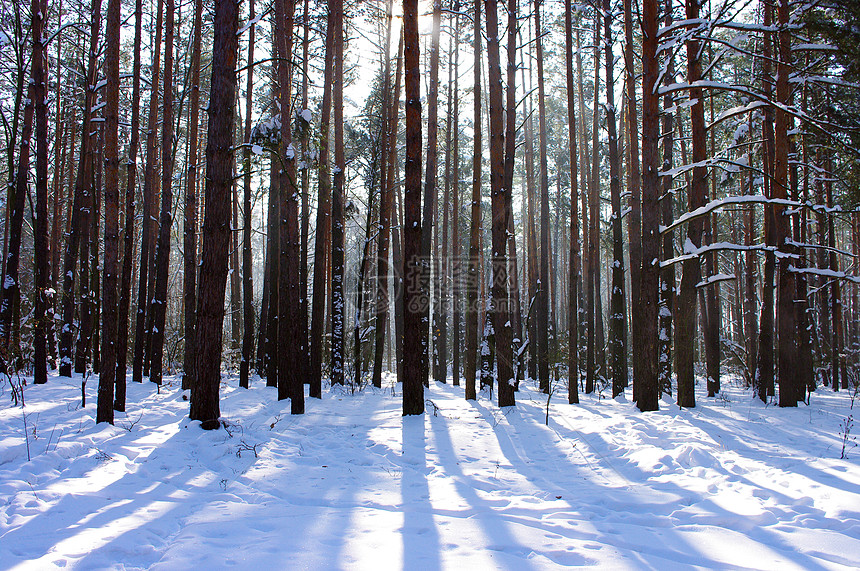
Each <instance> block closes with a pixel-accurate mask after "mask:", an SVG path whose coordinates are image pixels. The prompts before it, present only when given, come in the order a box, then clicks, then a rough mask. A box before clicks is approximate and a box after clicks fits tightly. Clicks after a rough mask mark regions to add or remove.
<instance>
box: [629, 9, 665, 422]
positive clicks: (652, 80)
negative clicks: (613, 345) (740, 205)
mask: <svg viewBox="0 0 860 571" xmlns="http://www.w3.org/2000/svg"><path fill="white" fill-rule="evenodd" d="M657 2H658V0H643V2H642V35H643V38H644V39H643V42H642V62H643V69H642V171H643V177H642V204H641V213H642V235H641V237H639V236H636V237H634V239H640V240H641V241H642V260H643V263H642V265H641V267H640V270H639V279H640V284H639V299H638V300H637V303H640V304H641V306H640V308H639V313H638V316H637V319H636V320H635V321H634V322H633V323H634V331H633V335H634V342H636V341H638V343H637V345H638V348H637V350H636V353H635V354H636V358H637V359H641V360H642V361H641V364H640V366H639V367H636V369H637V375H634V377H633V393H634V394H635V395H636V405H637V407H638V408H639V410H640V411H643V412H644V411H651V410H657V409H658V407H659V404H658V401H659V398H660V388H659V386H658V383H657V357H658V352H657V350H658V345H657V316H658V300H657V297H658V292H657V289H658V287H659V277H660V266H659V264H655V263H652V262H650V261H651V260H658V259H659V256H660V233H659V223H660V207H659V194H660V192H659V190H660V179H659V175H658V169H659V164H660V163H659V160H658V156H657V144H658V141H659V134H660V117H659V98H658V94H657V82H658V77H659V66H660V61H659V60H658V58H657V43H658V38H657V24H658V18H659V16H658V9H657ZM644 260H648V263H645V262H644Z"/></svg>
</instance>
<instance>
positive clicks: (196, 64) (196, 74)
mask: <svg viewBox="0 0 860 571" xmlns="http://www.w3.org/2000/svg"><path fill="white" fill-rule="evenodd" d="M253 5H254V3H253V0H252V1H251V6H253ZM252 10H253V8H252ZM202 26H203V0H194V32H193V34H194V38H193V40H192V45H191V102H190V103H191V109H190V111H189V112H190V115H189V118H188V123H189V125H188V156H189V157H191V161H193V163H192V164H189V165H187V166H186V174H185V210H184V226H183V235H182V245H183V249H184V260H183V263H184V269H185V275H184V279H183V282H182V283H183V296H184V298H185V354H184V360H183V362H184V367H183V370H184V374H183V375H182V388H183V389H190V388H191V387H192V386H193V385H194V383H195V379H196V377H195V375H194V360H195V358H194V357H195V353H196V351H197V208H198V206H197V169H198V167H199V165H198V162H197V157H198V152H197V146H198V141H197V133H198V129H199V126H200V115H199V113H200V51H201V43H202ZM253 34H254V28H253V27H252V28H251V35H252V37H253ZM251 44H252V45H253V41H252V42H251ZM250 69H252V68H249V71H248V75H249V76H250V75H251V71H250ZM248 97H249V101H250V95H249V96H248Z"/></svg>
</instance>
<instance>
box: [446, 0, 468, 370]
mask: <svg viewBox="0 0 860 571" xmlns="http://www.w3.org/2000/svg"><path fill="white" fill-rule="evenodd" d="M454 13H455V16H454V65H453V75H454V84H453V90H454V96H453V100H454V108H453V111H452V123H451V125H450V129H452V131H453V142H452V145H453V148H452V149H451V154H452V155H453V157H454V158H453V162H454V165H453V169H452V171H453V188H452V191H451V192H452V200H451V209H452V215H451V224H452V229H451V251H452V252H453V257H452V262H453V266H452V268H451V275H452V278H453V283H452V291H451V294H452V306H453V315H452V323H451V329H452V335H451V339H452V341H453V343H452V348H451V349H452V351H451V352H452V355H451V373H452V375H453V378H452V380H451V382H452V383H453V384H454V385H455V386H459V385H460V347H461V344H462V340H461V338H460V331H461V329H460V327H461V323H462V319H463V316H462V311H463V310H462V292H463V288H462V286H463V275H462V271H463V257H462V252H463V250H462V248H461V247H460V97H459V95H460V90H459V85H460V49H459V48H460V0H454ZM467 268H468V265H467Z"/></svg>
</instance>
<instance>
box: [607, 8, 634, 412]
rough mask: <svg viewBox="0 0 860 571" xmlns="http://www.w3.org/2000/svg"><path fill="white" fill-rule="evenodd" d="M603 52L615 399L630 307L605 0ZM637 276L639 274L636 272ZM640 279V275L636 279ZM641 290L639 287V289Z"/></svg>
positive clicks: (622, 382)
mask: <svg viewBox="0 0 860 571" xmlns="http://www.w3.org/2000/svg"><path fill="white" fill-rule="evenodd" d="M603 13H604V16H603V35H604V39H603V41H604V44H603V49H604V53H605V57H604V60H605V65H606V126H607V129H608V131H609V132H608V135H609V196H610V203H611V206H612V257H613V260H612V291H611V293H610V295H609V344H610V346H611V349H610V355H611V359H612V397H613V398H615V397H617V396H618V395H620V394H621V393H622V392H624V388H625V387H626V386H627V383H628V381H627V307H626V303H625V296H624V289H625V284H624V235H623V230H622V223H621V173H620V170H621V168H620V164H619V162H620V157H619V156H618V133H617V126H616V122H615V87H614V86H615V78H614V76H613V67H614V66H615V57H614V56H613V54H612V47H613V41H612V8H611V6H610V3H609V0H603ZM636 273H637V274H638V273H639V272H636ZM636 277H638V275H637V276H636ZM637 289H638V287H637Z"/></svg>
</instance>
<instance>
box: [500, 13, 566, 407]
mask: <svg viewBox="0 0 860 571" xmlns="http://www.w3.org/2000/svg"><path fill="white" fill-rule="evenodd" d="M540 3H541V0H535V10H534V15H535V38H536V44H535V45H536V49H537V81H538V133H539V137H540V288H539V290H538V300H537V328H538V332H537V334H538V337H537V343H538V385H539V386H540V389H541V391H543V392H545V393H547V394H549V392H550V391H551V387H550V379H549V358H550V356H549V332H548V329H549V326H550V313H549V309H550V308H549V288H550V283H549V256H550V251H549V172H548V170H549V166H548V163H547V127H546V103H545V102H546V99H545V97H546V90H545V88H544V71H543V39H542V37H541V33H542V32H541V19H540ZM490 83H491V84H492V81H490Z"/></svg>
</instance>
